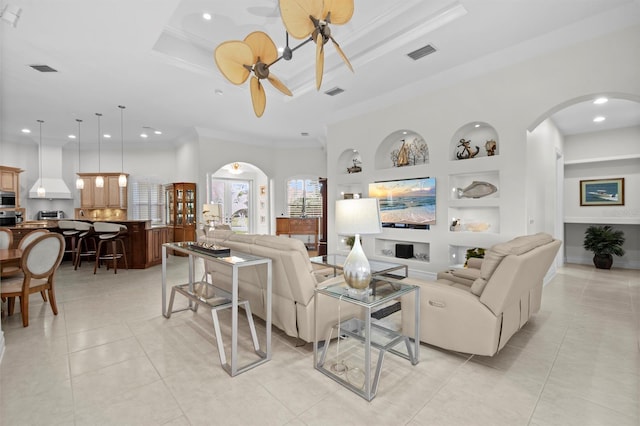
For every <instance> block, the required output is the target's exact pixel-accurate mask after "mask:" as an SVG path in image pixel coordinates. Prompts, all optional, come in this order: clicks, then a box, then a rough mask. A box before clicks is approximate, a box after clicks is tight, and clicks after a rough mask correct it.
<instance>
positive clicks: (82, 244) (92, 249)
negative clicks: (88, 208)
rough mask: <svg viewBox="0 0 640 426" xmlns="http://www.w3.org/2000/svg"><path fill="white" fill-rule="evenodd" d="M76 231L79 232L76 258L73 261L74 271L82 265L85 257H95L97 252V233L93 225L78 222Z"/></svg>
mask: <svg viewBox="0 0 640 426" xmlns="http://www.w3.org/2000/svg"><path fill="white" fill-rule="evenodd" d="M76 230H77V231H79V234H78V241H77V248H76V256H75V259H73V270H74V271H75V270H77V269H78V266H80V265H82V258H83V257H87V258H88V257H93V256H95V255H96V252H97V247H96V246H97V243H96V232H95V230H94V229H93V224H91V223H89V222H76Z"/></svg>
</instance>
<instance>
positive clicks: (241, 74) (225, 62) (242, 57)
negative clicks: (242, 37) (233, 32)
mask: <svg viewBox="0 0 640 426" xmlns="http://www.w3.org/2000/svg"><path fill="white" fill-rule="evenodd" d="M214 57H215V60H216V65H217V66H218V69H219V70H220V72H221V73H222V75H224V76H225V78H226V79H227V80H229V81H230V82H232V83H233V84H242V83H244V82H245V81H247V78H248V77H249V74H250V73H251V71H250V70H249V69H247V68H246V67H245V65H248V66H251V65H253V53H251V47H249V45H248V44H246V43H245V42H243V41H239V40H233V41H225V42H224V43H221V44H220V45H219V46H218V47H216V50H215V53H214Z"/></svg>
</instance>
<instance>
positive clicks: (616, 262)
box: [565, 256, 640, 269]
mask: <svg viewBox="0 0 640 426" xmlns="http://www.w3.org/2000/svg"><path fill="white" fill-rule="evenodd" d="M565 263H576V264H578V265H591V266H593V259H591V258H584V257H567V258H566V259H565ZM613 267H614V268H620V269H640V261H638V260H631V259H629V260H627V259H620V258H617V257H615V256H614V257H613Z"/></svg>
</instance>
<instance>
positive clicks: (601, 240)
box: [584, 225, 624, 269]
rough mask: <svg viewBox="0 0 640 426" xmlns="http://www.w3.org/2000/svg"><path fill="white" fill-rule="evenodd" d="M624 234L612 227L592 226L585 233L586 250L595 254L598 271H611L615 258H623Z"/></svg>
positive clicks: (594, 259) (594, 262)
mask: <svg viewBox="0 0 640 426" xmlns="http://www.w3.org/2000/svg"><path fill="white" fill-rule="evenodd" d="M623 244H624V232H622V231H620V230H615V229H613V228H612V227H611V226H610V225H604V226H596V225H591V226H589V227H588V228H587V230H586V231H585V233H584V248H585V250H589V251H592V252H593V264H594V265H595V266H596V268H598V269H611V265H612V264H613V256H612V255H614V254H615V255H616V256H623V255H624V249H623V248H622V245H623Z"/></svg>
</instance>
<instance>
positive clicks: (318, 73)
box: [316, 33, 324, 90]
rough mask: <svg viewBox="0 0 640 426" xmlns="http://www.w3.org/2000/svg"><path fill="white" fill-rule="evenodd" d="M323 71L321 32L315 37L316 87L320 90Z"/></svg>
mask: <svg viewBox="0 0 640 426" xmlns="http://www.w3.org/2000/svg"><path fill="white" fill-rule="evenodd" d="M323 72H324V42H323V40H322V34H320V33H318V36H317V37H316V89H317V90H320V86H321V85H322V73H323Z"/></svg>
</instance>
